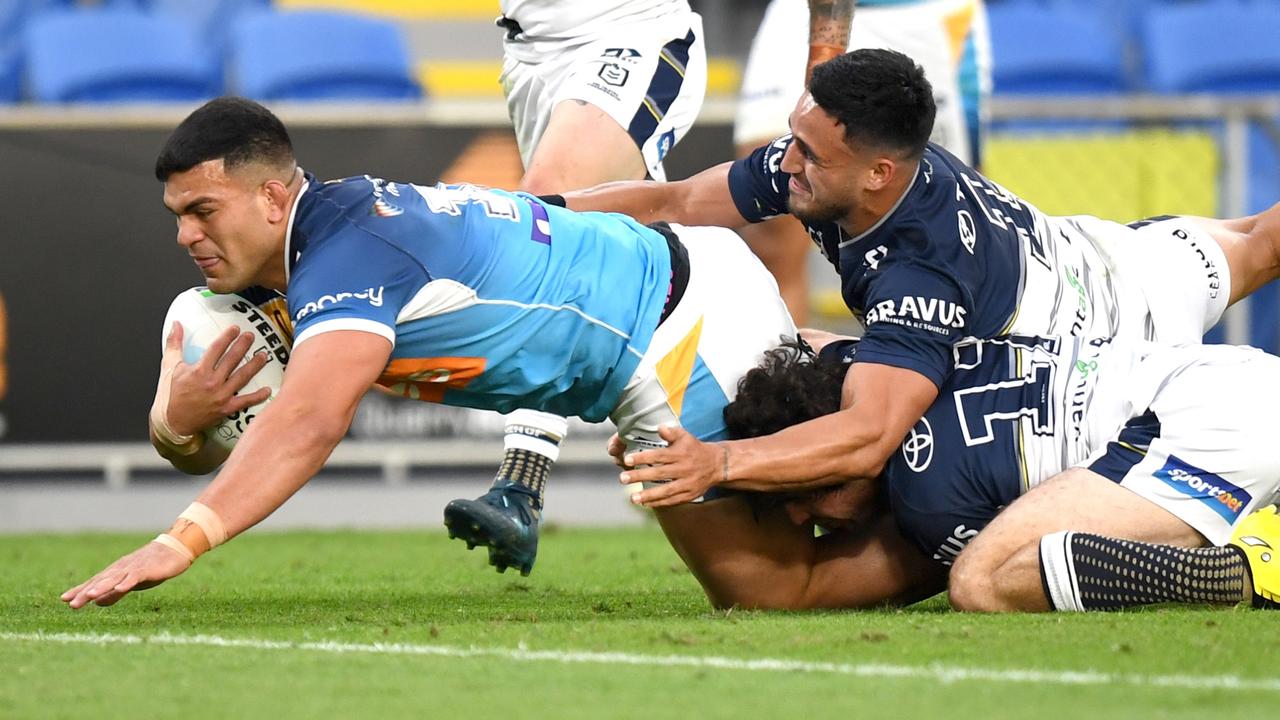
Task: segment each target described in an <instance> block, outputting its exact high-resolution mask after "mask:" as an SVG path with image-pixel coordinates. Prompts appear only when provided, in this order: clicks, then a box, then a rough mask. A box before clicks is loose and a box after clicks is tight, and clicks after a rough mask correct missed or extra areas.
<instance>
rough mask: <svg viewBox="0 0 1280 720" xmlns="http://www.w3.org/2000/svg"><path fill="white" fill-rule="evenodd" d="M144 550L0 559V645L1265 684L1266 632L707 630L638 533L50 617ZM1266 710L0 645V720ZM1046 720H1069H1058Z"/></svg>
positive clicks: (43, 552) (1012, 620)
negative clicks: (874, 668)
mask: <svg viewBox="0 0 1280 720" xmlns="http://www.w3.org/2000/svg"><path fill="white" fill-rule="evenodd" d="M145 539H146V538H145V537H144V536H120V535H83V536H74V537H69V536H24V537H0V573H2V575H0V577H3V579H4V581H3V583H0V632H7V633H32V632H37V631H39V632H46V633H111V634H120V635H126V634H128V635H141V636H146V635H156V634H159V633H169V634H172V635H182V636H193V635H199V634H205V635H217V636H219V637H225V638H251V639H257V640H268V639H270V640H284V641H290V642H307V641H341V642H348V643H405V644H415V645H433V646H449V647H456V648H467V647H472V646H475V647H482V648H517V647H526V648H528V649H530V650H557V651H570V650H576V651H594V652H610V651H612V652H625V653H635V654H646V655H672V654H678V655H693V656H716V657H729V658H741V659H758V658H778V659H790V660H801V661H811V662H833V663H849V664H860V663H886V664H894V665H906V666H911V667H925V666H929V665H932V664H942V665H947V666H956V667H970V668H983V669H993V670H999V669H1018V670H1026V669H1039V670H1047V671H1097V672H1102V673H1124V674H1134V675H1145V676H1153V675H1155V676H1162V675H1214V676H1219V675H1233V676H1238V677H1241V678H1244V679H1250V680H1257V679H1274V678H1276V677H1277V674H1276V663H1277V661H1280V651H1277V650H1276V649H1275V628H1276V622H1277V621H1280V615H1276V614H1274V613H1264V612H1256V611H1250V610H1245V609H1240V610H1206V609H1195V608H1162V609H1157V610H1150V611H1146V612H1130V613H1124V614H1096V615H1071V616H1066V615H1040V616H1030V615H1028V616H1000V617H995V616H972V615H958V614H954V613H951V612H949V611H947V610H946V609H945V603H943V602H942V601H941V599H940V598H935V599H934V600H931V601H929V602H927V603H924V604H922V605H920V606H917V607H914V608H911V609H909V610H905V611H892V612H890V611H884V612H863V613H810V614H796V615H792V614H785V613H759V612H740V611H734V612H730V613H721V612H713V611H711V610H709V609H708V607H707V605H706V603H705V601H704V600H703V598H702V595H701V592H700V590H699V589H698V586H697V583H696V582H695V581H694V580H693V578H692V577H691V576H690V575H689V574H688V573H687V572H685V571H684V569H683V568H682V567H681V566H680V565H679V561H678V559H677V558H676V556H675V554H674V553H673V552H672V551H671V550H670V549H669V548H668V547H667V546H666V544H665V542H664V541H663V539H662V537H661V535H660V534H659V533H658V532H657V531H656V530H653V529H639V530H597V531H582V530H573V531H558V532H549V533H547V534H546V536H545V537H544V540H543V545H542V549H541V553H540V555H539V560H538V567H537V569H536V571H535V572H534V574H533V576H531V577H530V578H519V577H518V576H514V575H512V574H507V575H499V574H497V573H494V572H493V571H492V570H491V569H489V568H488V567H487V566H485V565H484V559H483V556H482V555H481V551H475V552H471V553H467V552H466V551H465V550H464V549H463V547H462V546H461V545H460V544H457V543H455V542H450V541H448V540H446V539H445V537H444V536H443V535H442V534H436V533H373V532H351V533H285V534H272V533H251V534H250V535H248V536H246V537H243V538H239V539H237V540H236V541H235V542H233V543H231V544H230V545H228V546H226V547H223V548H219V549H218V550H217V551H216V552H214V553H212V554H210V555H208V556H206V557H204V558H202V559H201V560H200V562H199V563H198V564H197V565H196V566H195V567H193V568H192V569H191V570H190V571H188V572H187V573H186V574H185V575H184V576H182V577H180V578H178V579H176V580H174V581H171V582H170V583H168V584H166V585H164V586H162V587H160V588H157V589H155V590H151V591H148V592H146V593H142V594H138V595H134V596H131V597H129V598H127V599H125V600H124V601H123V602H121V603H120V604H119V605H117V606H115V607H114V608H107V609H103V608H96V607H95V608H88V609H86V610H83V611H80V612H72V611H70V610H68V609H67V608H65V607H64V606H63V605H62V603H60V602H59V601H58V599H57V596H58V594H59V593H60V592H61V591H62V590H63V589H65V588H66V587H68V586H70V585H72V584H74V583H75V582H77V581H79V580H81V579H83V578H84V577H87V576H88V575H89V574H91V573H92V572H93V571H95V570H97V569H98V568H99V567H100V566H101V565H104V564H105V563H107V562H109V561H110V560H112V559H114V558H115V557H116V556H117V555H118V554H121V553H123V552H126V551H128V550H130V549H132V548H133V547H134V546H136V545H137V544H139V543H140V542H142V541H144V540H145ZM1277 701H1280V691H1277V690H1274V689H1272V690H1266V689H1262V690H1258V689H1254V690H1221V689H1218V690H1202V689H1186V688H1168V687H1157V686H1151V685H1149V684H1138V685H1124V684H1108V685H1082V686H1070V685H1062V684H1046V683H1012V682H995V681H987V680H962V681H957V682H954V683H950V684H947V683H944V682H941V681H938V680H936V679H923V678H918V677H912V678H886V677H855V676H849V675H839V674H831V673H822V672H796V671H779V670H773V671H752V670H742V669H715V668H693V667H682V666H635V667H628V666H622V665H617V664H606V663H598V662H594V663H585V664H567V663H560V662H551V661H537V662H518V661H515V660H512V659H508V658H496V657H428V656H419V655H412V656H410V655H385V654H329V653H323V652H317V651H313V650H305V649H286V650H268V649H251V648H242V647H238V648H219V647H204V646H181V647H176V646H169V645H156V644H151V645H109V646H92V645H84V644H54V643H49V642H32V641H29V640H0V718H28V717H68V718H70V717H76V718H80V717H84V716H87V715H101V714H106V715H111V716H114V715H128V716H133V717H159V716H162V715H163V716H165V717H181V718H184V719H185V718H204V717H209V718H213V717H219V718H227V717H272V718H287V717H312V716H317V717H325V718H334V717H353V718H366V717H378V718H381V717H386V718H390V717H442V718H463V719H471V718H489V717H506V718H525V717H556V718H600V717H635V718H652V717H680V718H685V717H689V718H722V717H723V718H756V717H761V718H772V717H777V718H791V717H801V718H825V717H847V718H859V719H860V718H866V717H907V718H910V717H941V716H946V717H950V718H962V719H963V718H973V719H975V720H976V719H979V718H983V719H985V718H1004V717H1009V718H1025V717H1032V716H1035V715H1039V714H1042V713H1052V714H1054V715H1055V716H1066V717H1073V716H1074V717H1079V718H1081V720H1083V719H1084V718H1090V719H1092V718H1133V717H1164V718H1181V717H1185V718H1205V717H1212V718H1215V719H1217V718H1227V717H1251V718H1260V717H1268V716H1271V715H1272V714H1274V712H1275V710H1274V708H1275V707H1276V704H1277ZM1068 713H1069V714H1068Z"/></svg>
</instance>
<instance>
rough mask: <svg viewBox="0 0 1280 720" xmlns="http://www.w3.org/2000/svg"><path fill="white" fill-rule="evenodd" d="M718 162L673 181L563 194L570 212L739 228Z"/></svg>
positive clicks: (742, 222) (605, 186) (724, 172)
mask: <svg viewBox="0 0 1280 720" xmlns="http://www.w3.org/2000/svg"><path fill="white" fill-rule="evenodd" d="M732 164H733V163H721V164H720V165H716V166H715V167H711V168H708V169H706V170H703V171H702V172H700V173H698V174H697V175H694V176H693V177H690V178H687V179H685V180H677V181H673V182H656V181H652V180H624V181H619V182H610V183H604V184H601V185H596V186H595V187H591V188H587V189H586V190H576V191H574V192H569V193H565V194H564V195H563V196H562V197H563V198H564V200H565V204H566V206H567V207H568V208H569V209H570V210H576V211H579V212H585V211H600V212H618V213H623V214H624V215H630V216H631V217H633V218H635V219H636V220H639V221H640V222H643V223H650V222H657V221H659V220H665V221H667V222H674V223H681V224H683V225H717V226H720V227H729V228H734V227H741V226H742V225H745V224H746V223H747V220H746V219H745V218H743V217H742V213H740V212H738V208H737V206H736V205H734V202H733V197H732V196H731V195H730V194H729V167H730V166H731V165H732Z"/></svg>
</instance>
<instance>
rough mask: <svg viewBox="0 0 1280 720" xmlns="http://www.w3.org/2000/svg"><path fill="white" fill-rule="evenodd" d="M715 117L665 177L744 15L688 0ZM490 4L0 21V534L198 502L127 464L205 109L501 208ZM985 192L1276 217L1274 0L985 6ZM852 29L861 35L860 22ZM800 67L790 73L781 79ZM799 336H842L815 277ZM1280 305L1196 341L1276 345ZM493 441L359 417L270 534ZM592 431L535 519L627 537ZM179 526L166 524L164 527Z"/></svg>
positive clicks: (750, 16)
mask: <svg viewBox="0 0 1280 720" xmlns="http://www.w3.org/2000/svg"><path fill="white" fill-rule="evenodd" d="M691 4H692V5H693V6H694V9H695V10H697V11H699V12H701V13H702V15H703V18H704V27H705V29H706V44H707V48H708V53H709V55H710V56H711V58H710V63H709V79H708V100H707V102H706V104H705V105H704V106H703V110H702V113H701V115H700V116H699V121H698V123H697V125H696V126H695V127H694V129H693V131H691V132H690V134H689V136H688V137H687V138H686V139H684V140H683V141H682V142H681V143H680V144H679V145H678V146H677V147H676V148H675V150H674V151H673V152H672V154H671V156H670V158H669V159H668V161H667V168H668V174H669V176H670V177H672V178H680V177H685V176H687V175H689V174H691V173H692V172H695V171H697V170H700V169H702V168H705V167H708V166H710V165H713V164H716V163H719V162H722V161H724V160H728V159H730V158H732V157H733V152H734V150H733V138H732V122H733V113H734V107H735V101H736V93H737V90H738V84H739V80H740V77H741V72H742V67H743V64H744V61H745V58H746V54H747V51H748V49H749V47H750V45H751V40H752V37H753V35H754V34H755V30H756V26H757V25H758V23H759V20H760V17H761V15H762V14H763V12H764V7H765V2H764V1H763V0H754V1H748V0H693V2H692V3H691ZM498 14H499V10H498V3H497V0H276V1H275V2H268V1H266V0H101V1H99V2H73V1H71V0H0V168H2V169H3V172H0V207H2V210H0V532H5V531H7V532H14V531H29V530H40V529H48V530H59V529H88V528H103V529H107V528H113V529H120V528H134V527H138V528H144V527H145V528H149V527H153V526H154V525H156V522H157V518H159V519H160V520H163V519H166V518H168V517H170V516H171V515H172V511H173V510H174V509H175V508H180V507H181V506H182V504H185V502H186V501H187V500H188V499H189V497H190V496H191V495H192V494H193V493H194V491H195V488H197V487H198V483H199V482H202V479H187V480H183V479H182V478H181V477H180V476H177V474H176V473H174V472H173V471H172V470H170V469H169V468H168V465H167V464H166V463H165V462H164V461H163V460H161V459H160V458H159V457H158V456H156V455H155V453H154V452H153V451H152V450H151V448H150V446H149V445H148V444H147V443H146V412H147V408H148V407H149V406H150V403H151V398H152V394H153V392H154V387H155V373H156V367H157V365H158V362H159V351H160V341H161V321H162V319H163V317H164V313H165V310H166V308H167V307H168V304H169V302H170V300H171V299H172V298H173V296H174V295H176V294H177V293H178V292H180V291H181V290H183V289H185V288H187V287H190V286H192V285H196V284H199V283H200V280H201V278H200V276H199V275H198V273H197V272H196V271H195V269H194V268H192V267H191V265H190V263H189V262H188V260H187V259H186V258H185V257H184V255H183V254H182V253H181V252H179V251H177V249H176V248H175V247H174V246H173V244H172V243H173V226H172V220H171V218H170V216H169V214H168V213H167V212H166V211H165V210H164V209H163V207H162V206H161V204H160V194H161V187H160V185H159V183H157V182H156V181H155V179H154V178H153V176H152V173H151V165H152V162H153V160H154V157H155V153H156V151H157V150H158V149H159V147H160V144H161V143H162V141H163V140H164V138H165V137H166V136H167V134H168V132H169V131H170V130H171V129H172V127H173V126H174V125H175V124H176V123H177V122H178V121H180V120H181V119H182V117H184V116H185V115H186V114H187V113H188V112H189V111H190V110H191V109H193V108H194V107H195V106H196V105H198V104H199V103H200V102H202V101H203V100H205V99H208V98H210V97H214V96H216V95H220V94H224V93H235V94H242V95H247V96H249V97H253V98H256V99H259V100H262V101H263V102H265V103H267V104H268V105H269V106H271V107H272V108H273V109H274V110H276V111H277V112H278V113H279V114H280V115H281V116H282V118H283V119H284V120H285V122H286V124H288V126H289V128H290V131H291V133H292V134H293V137H294V142H295V145H296V151H297V154H298V156H299V158H300V159H301V161H302V163H303V165H304V167H305V168H306V169H307V170H309V171H311V172H313V173H316V174H317V175H319V176H321V177H340V176H346V175H352V174H364V173H368V174H373V175H380V176H383V177H388V178H394V179H398V180H406V181H414V182H421V183H432V182H435V181H437V180H443V181H446V182H448V181H462V180H465V181H467V182H472V183H476V184H482V185H490V186H496V187H511V186H514V185H515V183H516V181H517V180H518V179H519V177H520V174H521V165H520V159H519V156H518V154H517V150H516V144H515V139H514V136H513V134H512V132H511V130H510V122H509V120H508V117H507V113H506V107H505V104H504V102H503V100H502V90H501V87H500V85H499V82H498V77H499V74H500V71H501V66H502V61H501V55H502V50H501V39H502V30H500V29H499V28H497V27H495V26H494V19H495V18H496V17H497V16H498ZM987 14H988V18H989V24H990V35H991V43H992V55H993V62H994V92H993V97H992V101H991V102H990V103H989V104H988V106H987V111H986V112H987V113H988V117H986V118H984V121H985V122H987V123H988V128H989V133H988V135H987V140H986V142H985V145H984V150H983V153H982V164H981V169H982V170H983V171H984V172H985V173H986V174H987V175H989V176H991V177H992V178H994V179H995V180H997V181H998V182H1000V183H1002V184H1004V185H1005V186H1007V187H1009V188H1010V189H1011V190H1013V191H1014V192H1016V193H1018V194H1020V195H1022V196H1023V197H1024V198H1026V199H1028V200H1029V201H1031V202H1032V203H1034V204H1036V205H1038V206H1039V207H1040V208H1041V209H1042V210H1044V211H1046V212H1048V213H1051V214H1079V213H1088V214H1094V215H1099V216H1102V217H1105V218H1109V219H1113V220H1119V221H1127V220H1131V219H1136V218H1141V217H1145V216H1149V215H1155V214H1166V213H1180V214H1198V215H1210V216H1235V215H1243V214H1248V213H1253V212H1257V211H1259V210H1261V209H1263V208H1266V207H1268V206H1269V205H1271V204H1273V203H1274V202H1275V201H1276V200H1277V199H1280V159H1278V157H1277V147H1278V146H1280V126H1278V125H1277V119H1278V118H1280V42H1278V41H1277V38H1280V0H1106V1H1103V0H988V2H987ZM854 22H855V24H856V23H857V18H856V15H855V20H854ZM802 71H803V68H797V69H796V72H797V73H799V72H802ZM812 274H813V279H814V291H813V296H812V303H811V304H812V308H813V311H814V315H813V317H812V320H811V324H814V325H817V326H825V327H829V328H843V327H846V326H847V325H848V323H849V319H848V313H847V311H846V310H844V308H843V304H842V302H841V301H840V299H839V294H838V292H837V290H836V283H835V278H834V273H832V272H831V270H830V269H829V268H826V267H824V266H823V265H822V264H821V262H820V260H818V259H817V258H816V255H815V261H814V264H813V273H812ZM1278 312H1280V296H1278V291H1277V288H1275V287H1267V288H1264V289H1263V290H1262V291H1260V292H1259V293H1258V294H1257V295H1255V296H1254V297H1253V298H1251V299H1249V300H1248V301H1247V302H1245V303H1241V304H1240V305H1238V306H1237V307H1235V308H1233V309H1232V310H1231V311H1230V312H1229V313H1228V316H1227V317H1226V318H1225V319H1224V321H1223V322H1222V323H1221V325H1220V326H1219V327H1218V328H1215V329H1214V331H1213V333H1212V334H1211V340H1213V341H1229V342H1234V343H1247V344H1252V345H1256V346H1259V347H1262V348H1265V349H1267V350H1270V351H1272V352H1278V351H1280V337H1278V333H1277V330H1278V329H1280V322H1278V320H1280V318H1278V317H1277V313H1278ZM501 428H502V418H501V417H500V416H497V415H493V414H486V413H479V412H471V411H464V410H457V409H451V408H443V407H437V406H431V405H427V404H424V403H408V402H404V403H401V402H395V401H394V400H392V399H389V398H386V397H385V396H381V395H377V396H371V397H369V398H368V399H367V400H366V402H365V403H364V404H363V405H362V407H361V409H360V411H359V413H358V415H357V417H356V420H355V423H354V425H353V427H352V429H351V433H350V435H351V437H349V438H348V440H346V441H345V442H344V443H343V444H342V446H340V447H339V449H338V451H337V452H336V453H335V455H334V458H333V460H332V462H331V463H330V466H329V468H328V469H326V471H325V472H324V474H322V476H321V477H320V478H319V479H318V481H317V482H315V483H313V485H312V486H310V487H308V488H307V489H306V490H304V492H303V493H301V494H300V496H299V498H297V499H296V500H295V501H294V502H292V503H290V504H289V505H288V506H286V507H285V508H284V510H283V511H282V512H281V513H280V514H279V515H278V516H276V517H273V518H272V519H271V520H270V521H268V522H269V523H271V524H275V525H277V526H296V525H308V526H316V525H360V526H406V525H435V524H436V523H438V522H439V518H440V514H439V509H438V508H439V506H442V505H443V503H444V502H446V501H447V500H449V499H452V498H453V497H455V496H473V495H477V494H479V493H480V492H482V491H483V490H484V489H485V487H486V486H487V485H486V480H487V478H488V477H489V475H490V473H491V472H492V470H493V469H494V467H495V466H496V463H497V461H498V460H499V459H500V456H501V442H500V438H501ZM609 432H610V431H609V430H608V429H607V428H605V427H604V426H586V425H583V424H580V423H579V424H577V425H575V427H574V430H573V431H572V433H571V438H570V440H569V441H568V442H567V444H566V447H565V450H564V454H563V455H562V461H561V465H560V467H559V468H558V470H557V473H556V476H555V479H553V480H552V482H551V484H550V490H549V492H548V495H549V498H548V513H547V518H548V521H549V522H564V523H597V524H617V523H633V522H640V521H641V517H642V516H641V515H640V514H638V513H633V512H632V511H631V510H630V509H629V507H628V506H627V505H626V503H625V502H624V501H623V500H622V492H621V490H620V489H618V488H617V486H616V485H615V484H614V483H613V482H611V480H612V478H613V477H614V473H613V471H612V469H611V466H609V465H608V464H607V463H606V462H604V453H603V449H602V448H603V443H604V439H605V438H606V437H607V435H608V433H609ZM180 503H181V504H180Z"/></svg>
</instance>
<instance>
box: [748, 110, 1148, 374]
mask: <svg viewBox="0 0 1280 720" xmlns="http://www.w3.org/2000/svg"><path fill="white" fill-rule="evenodd" d="M790 143H791V136H790V135H787V136H783V137H781V138H779V139H778V140H775V141H774V142H772V143H770V144H768V145H765V146H762V147H760V148H759V149H757V150H756V151H755V152H754V153H752V154H751V155H750V156H748V157H746V158H743V159H742V160H739V161H737V162H736V163H734V165H733V166H732V167H731V169H730V172H729V189H730V193H731V194H732V196H733V200H734V203H735V204H736V206H737V208H738V211H739V212H740V213H742V215H743V217H745V218H746V219H747V220H749V221H753V222H754V221H759V220H763V219H766V218H768V217H772V216H775V215H781V214H785V213H787V212H788V190H787V184H788V181H789V175H788V174H787V173H784V172H783V171H782V170H781V168H780V167H779V165H780V162H781V159H782V154H783V153H785V152H786V149H787V147H788V146H789V145H790ZM1109 226H1111V227H1118V228H1122V227H1123V226H1116V225H1114V224H1110V225H1109ZM807 229H808V231H809V234H810V236H811V237H812V238H813V240H814V242H816V243H817V244H818V247H819V248H820V249H821V250H822V252H823V254H824V255H825V256H826V258H827V259H828V260H829V261H830V262H831V263H832V265H834V266H835V268H836V269H837V271H839V272H840V276H841V285H842V292H843V295H844V300H845V303H846V304H847V305H848V306H849V309H850V310H851V311H852V312H853V313H854V315H855V316H857V317H858V318H860V319H861V320H862V321H863V323H864V324H865V326H866V335H865V337H864V338H863V341H862V343H861V346H860V349H859V351H858V354H857V357H856V359H855V362H875V363H882V364H886V365H892V366H895V367H903V368H907V369H910V370H914V371H916V372H919V373H921V374H922V375H924V376H926V377H928V378H929V379H930V380H932V381H933V382H934V384H936V385H939V386H941V385H942V383H943V381H944V379H945V378H946V376H947V374H948V373H950V371H951V366H952V346H953V345H955V344H956V343H958V342H960V341H961V340H964V339H965V338H992V337H996V336H999V335H1006V334H1011V333H1012V334H1019V335H1053V336H1062V337H1110V336H1113V335H1115V334H1116V333H1117V332H1118V330H1119V323H1120V317H1119V314H1118V311H1119V307H1120V305H1121V303H1120V300H1119V297H1120V295H1121V292H1120V291H1119V290H1117V288H1116V287H1115V280H1114V277H1113V274H1112V272H1111V267H1110V263H1109V261H1108V259H1107V258H1106V257H1104V255H1103V253H1102V252H1101V251H1100V250H1099V248H1098V247H1097V245H1096V244H1095V243H1094V242H1093V241H1092V240H1091V239H1090V237H1089V235H1087V234H1086V232H1085V231H1084V230H1082V229H1081V227H1080V225H1079V224H1078V223H1077V222H1076V221H1074V220H1073V219H1072V218H1054V217H1049V216H1047V215H1045V214H1044V213H1041V212H1040V211H1039V210H1037V209H1036V208H1035V207H1033V206H1032V205H1031V204H1029V203H1027V202H1025V201H1023V200H1022V199H1020V198H1018V197H1017V196H1016V195H1014V194H1013V193H1010V192H1009V191H1008V190H1006V189H1004V188H1003V187H1001V186H1000V185H998V184H996V183H995V182H992V181H991V180H989V179H987V178H986V177H983V176H982V175H981V174H980V173H978V172H977V171H976V170H973V169H972V168H970V167H968V166H966V165H965V164H964V163H962V162H960V161H959V160H958V159H956V158H955V157H954V156H953V155H951V154H950V153H948V152H947V151H946V150H944V149H942V148H940V147H938V146H936V145H934V144H932V143H930V144H929V145H928V147H927V148H926V149H925V152H924V155H923V157H922V159H921V161H920V163H919V166H918V168H917V169H916V172H915V175H914V178H913V179H912V181H911V184H910V186H909V187H908V189H907V190H906V191H905V193H904V194H903V196H902V197H901V198H900V199H899V200H898V202H897V204H896V205H895V206H894V207H893V209H892V210H890V211H889V213H888V214H887V215H885V216H884V217H883V218H882V219H881V220H880V221H879V222H878V223H877V224H876V225H874V226H873V227H871V228H870V229H868V230H867V231H865V232H863V233H862V234H861V235H859V236H857V237H850V236H849V235H847V234H846V233H845V232H844V231H843V230H841V228H840V227H839V226H838V225H836V224H835V223H827V224H820V225H809V226H807ZM1130 305H1131V306H1132V310H1133V311H1135V312H1137V313H1138V314H1139V315H1145V303H1144V302H1143V301H1142V299H1141V297H1138V298H1137V300H1136V301H1133V302H1131V303H1130Z"/></svg>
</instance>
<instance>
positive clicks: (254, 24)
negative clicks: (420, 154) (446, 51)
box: [228, 11, 422, 100]
mask: <svg viewBox="0 0 1280 720" xmlns="http://www.w3.org/2000/svg"><path fill="white" fill-rule="evenodd" d="M228 72H229V76H230V77H231V78H232V81H233V83H234V87H235V89H236V90H237V91H238V92H240V93H242V94H244V95H247V96H249V97H253V98H258V99H260V100H409V99H416V98H419V97H421V96H422V91H421V89H420V88H419V86H418V84H417V82H416V81H415V80H414V77H413V72H412V68H411V65H410V63H409V56H408V53H407V51H406V49H405V44H404V39H403V38H402V37H401V35H400V30H399V27H398V26H397V25H395V24H394V23H391V22H386V21H382V20H377V19H374V18H370V17H365V16H360V15H350V14H345V13H330V12H309V11H304V12H274V11H267V12H257V13H248V14H246V15H244V16H242V17H241V18H240V20H239V21H237V22H236V23H235V25H234V26H233V27H232V30H231V41H230V65H229V71H228Z"/></svg>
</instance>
